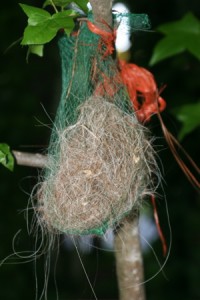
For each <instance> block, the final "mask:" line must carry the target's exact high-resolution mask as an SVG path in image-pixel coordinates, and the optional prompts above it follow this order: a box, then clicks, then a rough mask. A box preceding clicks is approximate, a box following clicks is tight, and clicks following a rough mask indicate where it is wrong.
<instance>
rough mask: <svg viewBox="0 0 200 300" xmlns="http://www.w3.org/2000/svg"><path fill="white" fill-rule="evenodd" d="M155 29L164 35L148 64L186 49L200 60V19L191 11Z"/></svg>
mask: <svg viewBox="0 0 200 300" xmlns="http://www.w3.org/2000/svg"><path fill="white" fill-rule="evenodd" d="M157 29H158V31H160V32H161V33H163V34H164V35H165V37H164V38H162V39H161V40H160V42H158V44H157V45H156V47H155V48H154V51H153V55H152V57H151V60H150V65H154V64H156V63H158V62H159V61H161V60H163V59H166V58H169V57H171V56H173V55H176V54H179V53H181V52H183V51H186V50H187V51H189V52H190V53H191V54H193V55H194V56H195V57H196V58H197V59H199V60H200V21H199V20H198V19H197V18H196V17H195V16H194V15H193V14H192V13H188V14H186V15H185V16H184V17H183V18H182V19H181V20H179V21H176V22H170V23H167V24H163V25H161V26H159V27H158V28H157Z"/></svg>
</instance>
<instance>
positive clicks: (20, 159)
mask: <svg viewBox="0 0 200 300" xmlns="http://www.w3.org/2000/svg"><path fill="white" fill-rule="evenodd" d="M12 154H13V156H14V158H15V160H16V163H17V164H18V165H21V166H27V167H34V168H44V167H45V165H46V163H47V156H45V155H42V154H39V153H28V152H21V151H16V150H13V151H12Z"/></svg>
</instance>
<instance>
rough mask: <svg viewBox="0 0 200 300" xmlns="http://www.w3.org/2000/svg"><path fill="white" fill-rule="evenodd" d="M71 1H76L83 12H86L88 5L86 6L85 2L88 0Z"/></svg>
mask: <svg viewBox="0 0 200 300" xmlns="http://www.w3.org/2000/svg"><path fill="white" fill-rule="evenodd" d="M73 2H74V3H76V4H77V5H78V6H79V7H80V8H81V9H82V11H84V12H85V13H87V12H88V7H87V4H88V2H89V1H88V0H76V1H73Z"/></svg>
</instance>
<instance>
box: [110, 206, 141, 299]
mask: <svg viewBox="0 0 200 300" xmlns="http://www.w3.org/2000/svg"><path fill="white" fill-rule="evenodd" d="M138 219H139V218H138V213H137V212H134V213H132V214H131V215H130V216H128V217H126V218H125V219H124V220H123V222H122V224H121V226H120V228H119V229H118V230H117V232H116V234H115V256H116V265H117V277H118V286H119V294H120V300H145V292H144V285H143V284H141V283H142V282H143V281H144V279H143V260H142V254H141V248H140V239H139V234H138Z"/></svg>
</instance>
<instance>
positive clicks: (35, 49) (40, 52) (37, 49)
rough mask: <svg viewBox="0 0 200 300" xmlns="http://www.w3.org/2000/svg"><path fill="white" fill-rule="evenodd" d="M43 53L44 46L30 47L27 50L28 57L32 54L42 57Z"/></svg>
mask: <svg viewBox="0 0 200 300" xmlns="http://www.w3.org/2000/svg"><path fill="white" fill-rule="evenodd" d="M43 52H44V45H30V46H29V49H28V55H29V54H31V53H32V54H36V55H38V56H40V57H42V56H43Z"/></svg>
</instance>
